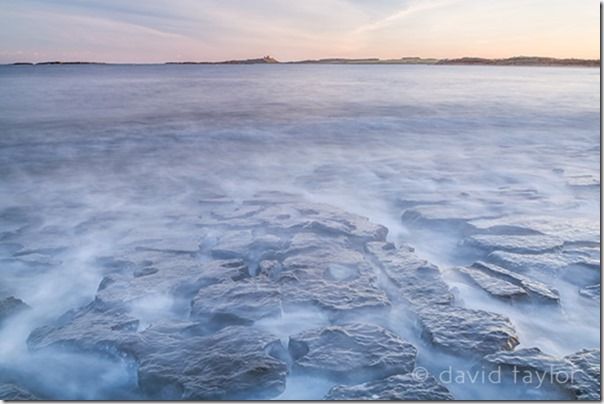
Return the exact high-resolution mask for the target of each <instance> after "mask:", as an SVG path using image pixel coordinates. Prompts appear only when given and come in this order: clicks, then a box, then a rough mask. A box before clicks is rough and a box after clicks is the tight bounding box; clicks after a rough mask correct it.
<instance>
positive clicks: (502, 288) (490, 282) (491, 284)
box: [458, 267, 527, 298]
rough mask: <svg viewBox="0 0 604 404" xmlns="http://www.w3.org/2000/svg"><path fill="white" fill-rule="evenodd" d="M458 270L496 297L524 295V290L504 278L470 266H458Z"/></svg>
mask: <svg viewBox="0 0 604 404" xmlns="http://www.w3.org/2000/svg"><path fill="white" fill-rule="evenodd" d="M458 270H459V272H461V273H462V274H464V275H466V276H467V277H468V278H470V279H471V280H473V281H474V282H475V283H476V284H477V285H478V286H480V287H481V288H482V289H484V290H485V291H486V292H488V293H489V294H491V295H493V296H496V297H505V298H518V297H522V296H526V294H527V293H526V290H524V289H523V288H521V287H519V286H516V285H514V284H513V283H511V282H508V281H506V280H504V279H499V278H497V277H494V276H492V275H489V274H487V273H485V272H483V271H481V270H479V269H475V268H472V267H467V268H458Z"/></svg>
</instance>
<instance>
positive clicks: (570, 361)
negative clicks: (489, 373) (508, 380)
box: [484, 348, 600, 400]
mask: <svg viewBox="0 0 604 404" xmlns="http://www.w3.org/2000/svg"><path fill="white" fill-rule="evenodd" d="M484 360H485V361H487V362H489V363H491V364H494V365H502V366H506V367H510V368H516V369H529V370H534V371H537V372H540V373H544V374H549V375H551V376H552V378H551V380H552V381H553V382H556V383H558V384H560V385H562V386H563V387H564V388H567V389H568V390H570V391H571V392H572V393H573V394H574V395H575V396H576V397H577V399H579V400H600V351H599V350H597V349H592V350H582V351H579V352H577V353H574V354H572V355H568V356H565V357H563V358H556V357H553V356H551V355H547V354H545V353H543V352H542V351H541V350H540V349H539V348H525V349H519V350H517V351H513V352H497V353H494V354H491V355H487V356H485V357H484Z"/></svg>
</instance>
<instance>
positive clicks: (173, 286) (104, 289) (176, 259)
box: [95, 253, 249, 307]
mask: <svg viewBox="0 0 604 404" xmlns="http://www.w3.org/2000/svg"><path fill="white" fill-rule="evenodd" d="M142 256H143V257H145V258H146V259H145V260H142V262H141V263H140V267H137V269H135V270H134V271H133V273H132V274H128V273H126V274H111V275H107V276H106V277H105V278H104V279H103V280H102V282H101V284H100V285H99V288H98V291H97V294H96V299H95V301H96V303H97V304H99V305H105V306H107V307H113V306H127V305H129V304H132V303H133V302H136V301H137V300H140V299H143V298H146V297H149V296H154V295H155V296H157V295H171V296H183V295H191V296H194V295H195V293H196V292H197V291H198V290H199V289H200V288H202V287H204V286H208V285H212V284H215V283H219V282H223V281H225V280H233V279H242V278H245V277H248V276H249V274H248V268H247V266H246V264H245V263H244V262H243V261H241V260H216V261H209V262H201V261H199V260H197V259H195V258H192V257H188V256H174V255H164V254H161V253H148V254H142Z"/></svg>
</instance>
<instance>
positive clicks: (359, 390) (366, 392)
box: [324, 373, 454, 401]
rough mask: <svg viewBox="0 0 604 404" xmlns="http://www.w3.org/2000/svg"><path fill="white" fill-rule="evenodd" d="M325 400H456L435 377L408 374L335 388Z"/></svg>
mask: <svg viewBox="0 0 604 404" xmlns="http://www.w3.org/2000/svg"><path fill="white" fill-rule="evenodd" d="M324 399H325V400H392V401H398V400H422V401H423V400H430V401H440V400H453V399H454V398H453V395H452V394H451V393H450V392H449V390H447V388H446V387H444V386H443V385H441V384H439V383H438V381H437V380H436V379H435V378H434V377H433V376H427V377H421V378H418V377H417V375H415V374H413V373H408V374H404V375H394V376H391V377H388V378H385V379H380V380H374V381H371V382H367V383H363V384H357V385H352V386H346V385H339V386H335V387H333V388H332V389H331V390H329V392H328V393H327V395H326V396H325V397H324Z"/></svg>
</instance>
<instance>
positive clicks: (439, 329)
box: [419, 305, 518, 354]
mask: <svg viewBox="0 0 604 404" xmlns="http://www.w3.org/2000/svg"><path fill="white" fill-rule="evenodd" d="M419 318H420V323H421V324H422V326H423V329H424V335H425V337H426V338H427V339H428V340H430V341H431V342H432V343H434V344H436V345H438V346H440V347H442V348H445V349H447V350H451V351H453V352H460V353H479V354H487V353H492V352H496V351H499V350H512V349H513V348H514V347H515V346H516V345H518V337H517V335H516V331H515V330H514V327H513V326H512V324H511V323H510V321H509V320H508V319H507V318H506V317H504V316H502V315H500V314H496V313H491V312H487V311H484V310H471V309H466V308H463V307H456V306H448V305H440V306H431V307H426V308H423V309H420V310H419Z"/></svg>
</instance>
